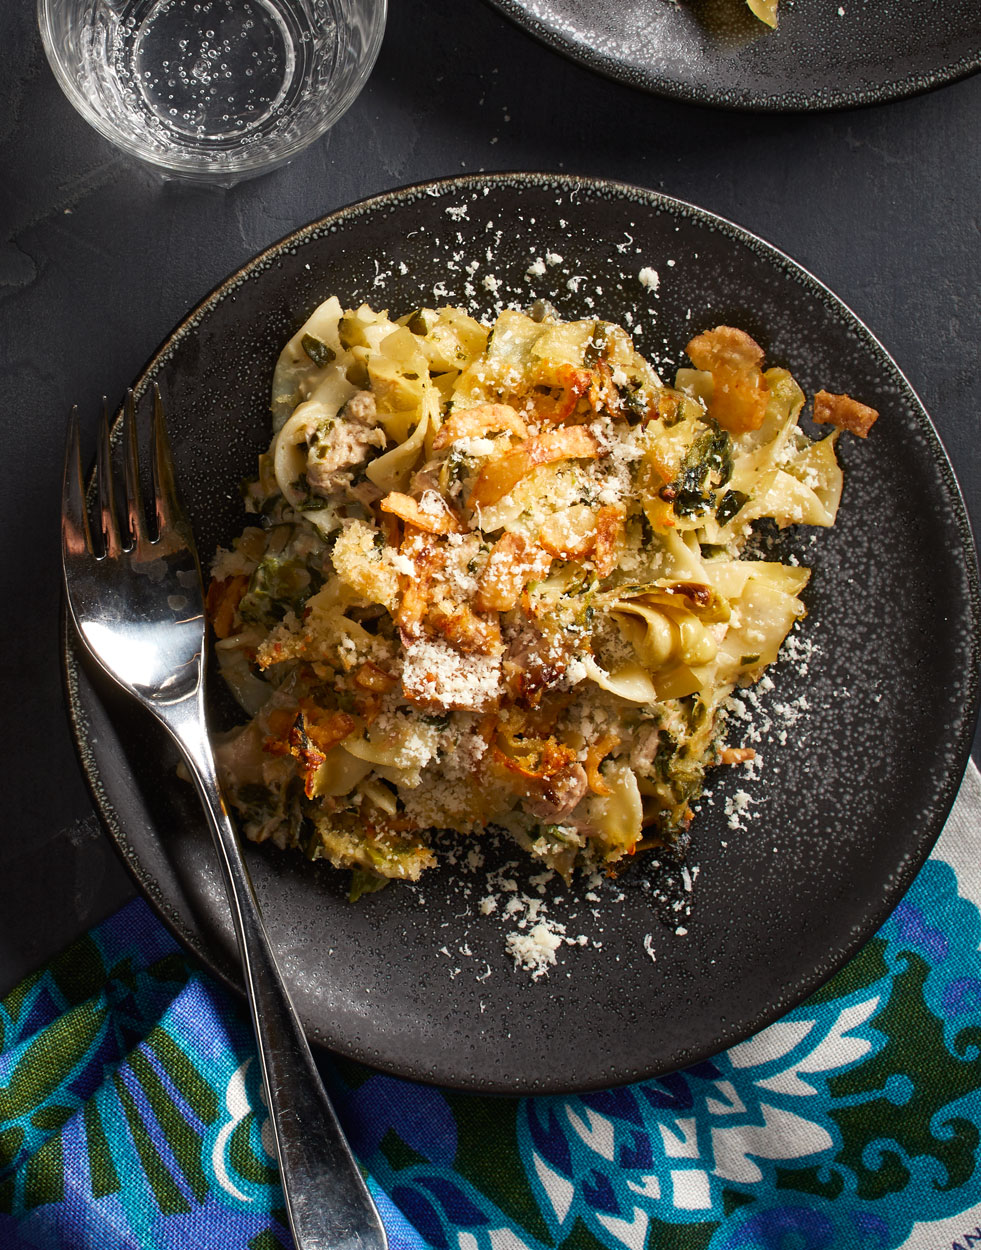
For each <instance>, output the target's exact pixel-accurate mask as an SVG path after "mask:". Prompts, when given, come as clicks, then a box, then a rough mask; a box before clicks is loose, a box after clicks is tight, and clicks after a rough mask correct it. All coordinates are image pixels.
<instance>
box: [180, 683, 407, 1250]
mask: <svg viewBox="0 0 981 1250" xmlns="http://www.w3.org/2000/svg"><path fill="white" fill-rule="evenodd" d="M195 703H196V704H197V706H193V705H194V704H195ZM156 710H157V713H158V716H159V718H160V720H161V721H162V722H163V723H164V724H165V725H166V726H167V728H168V729H169V730H170V731H171V733H172V734H173V735H174V738H175V739H176V742H177V745H178V747H179V749H180V752H181V755H182V756H183V757H184V761H185V763H186V764H187V767H188V769H189V771H190V773H191V776H192V777H193V779H194V784H195V787H196V789H197V792H198V795H199V797H200V799H201V802H202V804H203V806H204V810H205V814H206V816H207V818H208V824H209V826H210V828H211V832H212V834H213V836H214V842H215V847H216V849H217V851H218V858H219V861H220V862H221V866H222V872H223V875H224V878H225V888H226V890H227V892H228V901H229V904H230V906H231V910H232V917H233V920H234V923H235V936H236V938H237V939H238V948H239V954H240V955H241V958H242V969H243V972H244V974H245V988H246V992H247V995H248V999H249V1009H250V1012H251V1015H252V1024H253V1027H254V1029H255V1036H256V1043H257V1045H258V1050H259V1061H260V1064H261V1066H262V1078H263V1082H264V1085H265V1090H266V1099H267V1102H268V1106H269V1116H270V1122H271V1124H272V1128H273V1136H274V1138H275V1141H276V1153H277V1155H278V1157H279V1165H280V1179H281V1181H282V1185H283V1192H284V1194H285V1197H286V1209H287V1211H288V1213H289V1220H290V1227H291V1230H292V1233H293V1240H294V1241H295V1243H296V1250H386V1248H387V1240H386V1236H385V1230H384V1227H383V1225H382V1222H381V1220H380V1218H379V1216H378V1212H377V1210H376V1209H375V1206H374V1203H373V1202H372V1200H371V1196H370V1195H369V1193H368V1190H367V1188H366V1186H365V1183H364V1181H363V1179H362V1176H361V1172H360V1170H359V1168H358V1165H357V1163H356V1162H355V1159H354V1156H353V1155H352V1153H351V1149H350V1147H349V1146H348V1144H347V1141H346V1140H345V1138H344V1134H343V1131H342V1129H341V1126H340V1124H339V1123H338V1120H337V1116H336V1114H335V1112H334V1109H333V1107H332V1106H331V1103H330V1099H329V1097H328V1094H327V1091H326V1089H325V1088H324V1085H323V1082H322V1080H321V1078H320V1074H319V1072H318V1071H317V1067H316V1064H315V1063H314V1059H313V1055H312V1054H311V1053H310V1046H309V1043H308V1042H307V1039H306V1037H305V1035H304V1033H303V1029H302V1027H301V1025H300V1022H299V1019H298V1017H297V1014H296V1009H295V1008H294V1006H293V1004H292V1002H291V1001H290V997H289V994H288V992H287V990H286V986H285V984H284V982H283V977H282V973H281V972H280V970H279V967H278V965H277V963H276V957H275V956H274V954H273V952H272V948H271V947H270V945H269V938H268V936H267V935H266V929H265V925H264V924H263V922H262V915H261V913H260V911H259V904H258V901H257V899H256V896H255V891H254V889H253V887H252V881H251V879H250V877H249V870H248V868H247V867H246V864H245V860H244V858H243V856H242V849H241V844H240V842H239V838H238V834H237V833H236V831H235V827H234V825H233V824H232V821H231V817H230V815H229V812H228V807H227V805H226V804H225V800H224V798H223V796H222V793H221V789H220V787H219V785H218V777H217V773H216V769H215V762H214V755H213V753H212V750H211V744H210V742H209V740H208V737H207V730H206V729H205V719H204V708H203V701H202V699H201V695H200V692H199V693H198V695H197V696H196V698H191V699H188V700H186V701H182V702H181V703H176V704H171V705H170V706H169V707H161V706H159V705H158V707H157V709H156Z"/></svg>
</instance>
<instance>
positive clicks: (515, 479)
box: [470, 425, 599, 508]
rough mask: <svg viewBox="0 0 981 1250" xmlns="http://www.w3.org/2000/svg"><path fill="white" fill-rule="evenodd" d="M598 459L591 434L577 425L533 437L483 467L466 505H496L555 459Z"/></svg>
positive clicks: (477, 506) (597, 445)
mask: <svg viewBox="0 0 981 1250" xmlns="http://www.w3.org/2000/svg"><path fill="white" fill-rule="evenodd" d="M598 456H599V444H598V443H597V441H596V437H595V435H593V434H591V433H590V432H589V430H587V429H585V428H584V427H583V426H581V425H563V426H561V427H560V428H559V429H557V430H549V431H548V432H547V433H545V434H536V435H535V436H534V438H529V439H528V440H527V441H526V442H524V443H522V444H521V446H520V447H515V448H513V449H512V450H511V451H506V452H505V453H504V455H503V456H499V457H498V458H497V459H495V460H491V461H489V462H488V463H487V464H485V465H484V467H483V468H482V469H481V470H480V475H479V476H478V478H477V481H476V482H475V483H474V488H473V493H472V495H471V496H470V503H471V505H472V506H473V507H476V508H488V507H490V506H491V505H492V504H495V503H499V502H500V500H502V499H503V498H504V496H505V495H508V494H510V493H511V491H512V490H513V489H514V488H515V486H517V484H518V483H519V482H520V481H521V479H522V478H523V477H527V476H528V474H529V473H531V472H532V470H533V469H536V468H537V467H538V466H539V465H540V464H552V463H553V462H554V461H556V460H596V459H597V457H598Z"/></svg>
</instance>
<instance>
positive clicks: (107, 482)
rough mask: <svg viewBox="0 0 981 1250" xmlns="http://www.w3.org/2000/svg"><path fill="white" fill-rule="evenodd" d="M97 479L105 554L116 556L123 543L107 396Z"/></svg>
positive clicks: (100, 429)
mask: <svg viewBox="0 0 981 1250" xmlns="http://www.w3.org/2000/svg"><path fill="white" fill-rule="evenodd" d="M96 481H97V483H98V488H99V511H100V513H101V517H102V534H103V538H104V540H105V554H106V555H107V556H110V557H115V556H118V555H119V553H120V552H121V551H122V549H123V545H122V542H121V541H120V537H119V520H118V518H117V516H116V490H115V487H114V485H113V480H112V451H111V448H110V446H109V404H108V402H107V400H106V398H105V396H103V397H102V420H101V421H100V423H99V452H98V458H97V461H96Z"/></svg>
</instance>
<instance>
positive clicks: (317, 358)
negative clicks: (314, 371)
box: [300, 334, 336, 369]
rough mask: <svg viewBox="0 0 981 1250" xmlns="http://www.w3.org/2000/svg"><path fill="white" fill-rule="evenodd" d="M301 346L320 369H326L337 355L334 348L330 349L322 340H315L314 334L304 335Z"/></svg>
mask: <svg viewBox="0 0 981 1250" xmlns="http://www.w3.org/2000/svg"><path fill="white" fill-rule="evenodd" d="M300 346H301V347H302V348H303V350H304V351H305V352H306V354H307V355H308V356H309V357H310V359H311V360H312V361H313V363H314V364H315V365H316V366H317V368H318V369H324V368H326V366H327V365H329V364H330V362H331V361H332V360H333V359H334V357H335V355H336V353H335V351H334V349H333V348H332V347H328V346H327V344H326V343H323V342H321V340H320V339H315V338H314V337H313V335H312V334H304V336H303V338H302V339H300Z"/></svg>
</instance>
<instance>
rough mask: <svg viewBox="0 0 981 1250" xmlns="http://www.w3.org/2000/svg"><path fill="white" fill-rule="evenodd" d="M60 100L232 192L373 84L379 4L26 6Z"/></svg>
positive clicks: (276, 0)
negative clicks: (32, 12)
mask: <svg viewBox="0 0 981 1250" xmlns="http://www.w3.org/2000/svg"><path fill="white" fill-rule="evenodd" d="M37 10H38V23H39V25H40V28H41V37H42V41H43V43H44V50H45V52H46V54H47V57H48V60H49V62H50V63H51V68H52V69H53V71H54V73H55V77H56V78H57V79H58V82H59V84H60V85H61V88H62V90H63V91H64V92H65V94H66V95H67V96H68V98H69V100H70V101H71V102H72V104H73V105H74V106H75V108H76V109H78V111H79V113H81V115H82V116H83V117H84V118H85V119H86V121H88V122H89V123H90V124H91V125H92V126H94V127H95V129H96V130H98V131H99V133H100V134H102V135H104V136H105V137H106V138H107V139H109V140H110V141H111V142H112V143H114V144H116V145H117V146H118V147H120V148H122V149H123V150H124V151H126V152H129V153H131V154H132V155H133V156H137V157H139V158H140V159H141V160H144V161H148V162H150V164H152V165H156V166H158V167H159V168H160V169H162V170H166V171H168V172H169V173H171V174H175V175H178V176H182V177H187V178H192V179H199V180H207V181H212V182H219V183H224V184H231V183H233V182H235V181H237V180H238V179H240V178H246V177H250V176H252V175H254V174H259V173H264V172H265V171H266V170H268V169H272V168H273V167H274V166H276V165H281V164H282V163H283V162H284V161H288V160H289V159H290V158H291V157H292V156H295V155H296V153H297V152H299V151H300V150H301V149H302V148H305V147H306V146H307V145H308V144H310V143H312V142H313V141H314V140H315V139H317V138H319V136H320V135H322V134H323V133H324V132H325V131H326V130H327V128H328V127H329V126H331V125H333V124H334V122H336V121H337V119H338V118H339V117H340V116H341V115H342V114H343V113H344V111H345V110H346V109H347V108H348V107H349V106H350V104H351V103H352V102H353V100H354V99H355V97H356V96H357V94H358V92H359V91H360V90H361V88H362V86H363V85H364V83H365V80H366V79H367V77H368V74H369V73H370V72H371V68H372V66H373V65H374V62H375V58H376V57H377V55H378V49H379V46H380V44H381V39H382V34H383V33H384V28H385V13H386V0H37Z"/></svg>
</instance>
